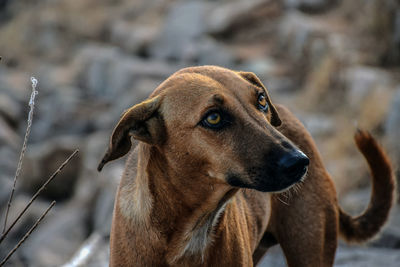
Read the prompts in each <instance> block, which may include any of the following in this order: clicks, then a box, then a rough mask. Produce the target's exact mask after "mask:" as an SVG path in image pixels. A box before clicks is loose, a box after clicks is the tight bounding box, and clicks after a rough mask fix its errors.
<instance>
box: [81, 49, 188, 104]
mask: <svg viewBox="0 0 400 267" xmlns="http://www.w3.org/2000/svg"><path fill="white" fill-rule="evenodd" d="M74 65H75V66H77V67H78V68H79V69H80V70H81V71H80V73H81V75H80V76H79V77H77V79H78V85H79V87H80V88H82V91H83V92H85V94H86V95H85V97H86V98H88V99H90V98H92V97H96V98H97V99H100V100H107V101H112V100H114V99H115V97H117V96H120V95H121V94H122V93H123V92H125V91H127V90H131V89H134V88H135V82H136V80H138V79H142V78H144V77H147V78H155V79H162V80H164V79H165V78H167V77H168V76H169V75H171V74H172V73H173V72H174V71H176V70H178V69H179V67H180V66H179V65H174V64H167V63H165V62H162V61H148V60H143V59H139V58H136V57H130V56H128V55H127V54H124V53H122V52H121V51H120V50H118V49H115V48H106V47H98V46H88V47H85V48H83V49H82V50H81V51H80V53H79V54H78V56H77V57H76V61H75V63H74Z"/></svg>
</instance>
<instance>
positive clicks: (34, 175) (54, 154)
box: [19, 137, 82, 200]
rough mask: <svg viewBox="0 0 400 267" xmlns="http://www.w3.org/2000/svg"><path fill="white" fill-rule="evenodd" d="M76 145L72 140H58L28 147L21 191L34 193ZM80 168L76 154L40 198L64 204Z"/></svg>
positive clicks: (76, 142) (78, 156)
mask: <svg viewBox="0 0 400 267" xmlns="http://www.w3.org/2000/svg"><path fill="white" fill-rule="evenodd" d="M79 143H80V142H79V141H78V140H77V139H76V138H73V137H61V138H55V139H53V140H49V141H46V142H44V143H41V144H38V145H34V146H33V145H32V146H30V149H29V151H28V152H27V154H26V159H25V161H26V164H25V166H24V168H23V170H22V173H21V177H20V180H21V181H20V183H19V184H20V186H21V189H22V190H24V191H26V192H29V193H31V194H33V193H34V192H36V190H37V189H39V188H40V187H41V186H42V184H43V183H45V181H46V180H47V179H48V178H49V177H50V176H51V175H52V174H53V173H54V172H55V171H56V170H57V169H58V167H59V166H60V165H61V163H63V162H64V161H65V160H66V159H67V158H68V157H69V156H70V155H71V154H72V152H73V151H74V150H75V149H76V148H78V147H79ZM81 166H82V155H80V154H79V153H78V154H77V155H75V157H74V158H73V159H71V161H70V162H69V163H68V164H67V165H66V166H65V168H64V169H63V170H62V171H61V172H60V173H59V174H58V175H57V177H56V178H55V179H54V180H53V181H52V182H51V183H50V184H49V185H48V186H47V187H46V188H47V189H46V190H44V191H43V193H42V194H41V197H45V198H48V199H50V200H53V199H55V200H65V199H67V198H69V197H70V196H72V195H73V193H74V189H75V183H76V181H77V180H78V177H79V174H80V172H81Z"/></svg>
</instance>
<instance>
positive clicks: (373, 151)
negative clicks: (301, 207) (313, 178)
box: [339, 130, 395, 242]
mask: <svg viewBox="0 0 400 267" xmlns="http://www.w3.org/2000/svg"><path fill="white" fill-rule="evenodd" d="M354 140H355V142H356V145H357V147H358V149H359V150H360V151H361V153H362V154H363V155H364V157H365V159H366V160H367V162H368V165H369V168H370V172H371V175H372V192H371V199H370V202H369V205H368V208H367V209H366V210H365V211H364V212H363V214H361V215H360V216H358V217H354V218H353V217H351V216H350V215H348V214H347V213H345V212H344V211H343V210H342V209H341V208H339V213H340V215H339V221H340V226H339V227H340V233H341V235H342V237H344V239H345V240H347V241H349V242H363V241H366V240H368V239H370V238H371V237H373V236H374V235H375V234H377V233H378V232H379V230H380V229H381V228H382V226H383V225H384V223H385V222H386V220H387V218H388V216H389V211H390V208H391V206H392V203H393V198H394V188H395V178H394V173H393V170H392V167H391V164H390V161H389V159H388V157H387V156H386V154H385V152H384V151H383V150H382V148H381V147H380V145H379V144H378V143H377V142H376V141H375V139H374V138H373V137H372V136H371V135H370V134H369V133H368V132H366V131H362V130H358V131H357V132H356V134H355V135H354Z"/></svg>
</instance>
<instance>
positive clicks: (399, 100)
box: [385, 87, 400, 162]
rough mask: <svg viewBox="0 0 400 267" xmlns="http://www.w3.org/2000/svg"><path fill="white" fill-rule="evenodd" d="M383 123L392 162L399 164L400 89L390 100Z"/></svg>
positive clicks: (398, 88) (399, 88)
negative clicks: (392, 158)
mask: <svg viewBox="0 0 400 267" xmlns="http://www.w3.org/2000/svg"><path fill="white" fill-rule="evenodd" d="M387 114H388V115H387V118H386V121H385V134H386V137H387V140H388V148H389V149H390V152H391V154H392V155H393V157H394V159H395V160H394V162H400V142H399V140H398V137H399V133H400V87H397V88H396V93H395V94H394V96H393V98H392V102H391V104H390V106H389V110H388V113H387Z"/></svg>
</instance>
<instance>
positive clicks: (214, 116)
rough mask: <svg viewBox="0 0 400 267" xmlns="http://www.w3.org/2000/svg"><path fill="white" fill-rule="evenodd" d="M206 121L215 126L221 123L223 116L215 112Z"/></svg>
mask: <svg viewBox="0 0 400 267" xmlns="http://www.w3.org/2000/svg"><path fill="white" fill-rule="evenodd" d="M206 120H207V123H208V124H210V125H214V126H215V125H217V124H218V123H220V122H221V115H220V114H219V113H217V112H213V113H211V114H210V115H208V116H207V118H206Z"/></svg>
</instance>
